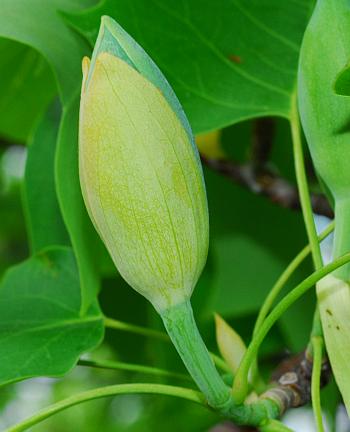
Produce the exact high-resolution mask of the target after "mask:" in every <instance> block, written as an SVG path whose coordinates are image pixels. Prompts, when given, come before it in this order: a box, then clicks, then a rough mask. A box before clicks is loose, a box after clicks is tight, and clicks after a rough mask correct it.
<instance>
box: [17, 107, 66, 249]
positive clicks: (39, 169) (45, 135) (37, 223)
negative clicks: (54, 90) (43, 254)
mask: <svg viewBox="0 0 350 432" xmlns="http://www.w3.org/2000/svg"><path fill="white" fill-rule="evenodd" d="M60 112H61V110H60V107H59V105H58V103H56V104H53V105H52V106H51V107H50V109H49V110H48V111H47V113H46V114H45V115H44V116H43V118H42V120H41V122H40V124H39V126H38V128H37V130H36V131H35V133H34V136H33V139H32V140H31V143H30V145H29V148H28V156H27V162H26V170H25V176H24V194H23V196H24V203H25V210H26V220H27V230H28V237H29V240H30V244H31V250H32V252H38V251H39V250H41V249H43V248H44V247H46V246H50V245H69V237H68V234H67V231H66V228H65V226H64V223H63V220H62V216H61V212H60V208H59V206H58V201H57V196H56V189H55V179H54V160H55V150H56V140H57V134H58V125H59V116H60Z"/></svg>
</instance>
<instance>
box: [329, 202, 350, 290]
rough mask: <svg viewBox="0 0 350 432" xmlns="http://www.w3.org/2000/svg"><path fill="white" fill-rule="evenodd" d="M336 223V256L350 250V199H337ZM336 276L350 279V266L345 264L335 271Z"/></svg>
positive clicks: (344, 279)
mask: <svg viewBox="0 0 350 432" xmlns="http://www.w3.org/2000/svg"><path fill="white" fill-rule="evenodd" d="M335 214H336V219H335V220H336V225H335V232H334V250H333V255H334V258H336V257H338V256H341V255H343V254H344V253H346V252H349V250H350V223H349V221H350V199H343V200H336V204H335ZM335 276H337V277H338V278H339V279H342V280H343V281H345V282H349V280H350V266H344V267H342V268H340V269H338V270H337V271H336V272H335Z"/></svg>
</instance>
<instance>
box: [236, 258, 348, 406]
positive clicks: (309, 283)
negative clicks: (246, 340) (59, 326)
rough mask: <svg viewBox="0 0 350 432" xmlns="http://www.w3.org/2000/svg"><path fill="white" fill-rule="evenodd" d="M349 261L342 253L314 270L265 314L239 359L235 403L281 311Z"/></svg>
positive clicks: (245, 388) (244, 390) (242, 396)
mask: <svg viewBox="0 0 350 432" xmlns="http://www.w3.org/2000/svg"><path fill="white" fill-rule="evenodd" d="M348 262H350V253H348V254H345V255H343V256H342V257H340V258H338V259H336V260H334V261H333V262H332V263H330V264H328V265H326V266H324V267H322V268H321V269H319V270H316V271H315V272H314V273H312V274H311V275H310V276H308V277H307V278H306V279H304V280H303V282H301V283H300V284H299V285H297V286H296V287H295V288H294V289H293V290H292V291H290V292H289V293H288V294H287V295H286V296H285V297H284V298H283V299H282V300H281V301H280V302H279V303H278V304H277V306H276V307H275V308H274V309H273V310H272V311H271V312H270V314H269V315H268V316H267V318H266V319H265V321H264V322H263V324H262V325H261V327H260V329H259V330H258V331H257V333H256V335H255V337H254V338H253V340H252V341H251V343H250V344H249V346H248V348H247V351H246V353H245V355H244V357H243V359H242V361H241V364H240V366H239V368H238V371H237V374H236V377H235V380H234V385H233V397H234V400H235V402H236V404H240V403H242V402H243V401H244V399H245V397H246V395H247V392H248V388H249V386H248V373H249V369H250V368H251V365H252V363H253V361H254V359H255V357H256V354H257V352H258V350H259V347H260V345H261V343H262V342H263V340H264V338H265V336H266V335H267V333H268V332H269V330H270V329H271V327H272V326H273V325H274V324H275V322H276V321H277V320H278V319H279V318H280V317H281V315H283V313H284V312H285V311H286V310H287V309H288V308H289V307H290V306H291V305H292V304H293V303H294V302H295V301H296V300H298V299H299V298H300V297H301V296H302V295H303V294H304V293H305V292H307V291H308V290H309V289H310V288H312V287H313V286H314V285H315V284H316V282H318V281H319V280H320V279H322V278H323V277H324V276H326V275H327V274H329V273H331V272H332V271H334V270H335V269H337V268H339V267H341V266H342V265H344V264H347V263H348Z"/></svg>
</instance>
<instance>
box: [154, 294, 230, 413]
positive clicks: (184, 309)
mask: <svg viewBox="0 0 350 432" xmlns="http://www.w3.org/2000/svg"><path fill="white" fill-rule="evenodd" d="M161 316H162V319H163V322H164V325H165V328H166V330H167V332H168V334H169V336H170V339H171V340H172V342H173V344H174V345H175V348H176V349H177V351H178V353H179V355H180V357H181V359H182V361H183V362H184V364H185V366H186V368H187V369H188V371H189V373H190V374H191V376H192V378H193V379H194V381H195V382H196V384H197V386H198V387H199V389H200V390H201V391H202V392H203V393H204V395H205V396H206V398H207V401H208V404H209V405H210V406H212V407H213V408H216V409H220V410H221V409H222V408H224V407H225V406H226V405H227V404H230V403H231V394H230V390H229V388H228V387H227V386H226V384H225V383H224V381H223V380H222V378H221V376H220V375H219V373H218V371H217V370H216V368H215V365H214V363H213V360H212V359H211V357H210V354H209V352H208V350H207V348H206V346H205V344H204V342H203V340H202V337H201V335H200V334H199V331H198V328H197V325H196V322H195V320H194V317H193V312H192V307H191V304H190V302H189V301H187V302H185V303H182V304H180V305H178V306H175V307H173V308H171V309H168V310H165V311H164V312H163V313H162V314H161Z"/></svg>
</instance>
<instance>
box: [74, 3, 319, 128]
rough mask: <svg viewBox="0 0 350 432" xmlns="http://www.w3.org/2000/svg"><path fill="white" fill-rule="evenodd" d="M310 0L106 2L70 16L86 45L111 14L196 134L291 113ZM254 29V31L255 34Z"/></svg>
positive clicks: (287, 115)
mask: <svg viewBox="0 0 350 432" xmlns="http://www.w3.org/2000/svg"><path fill="white" fill-rule="evenodd" d="M313 3H314V2H313V0H305V1H304V2H296V1H292V2H281V1H279V0H253V1H249V2H247V1H243V0H219V1H217V2H207V3H206V4H205V7H203V3H202V2H201V1H200V0H191V1H189V0H185V1H182V2H175V3H174V2H170V1H159V0H152V1H151V4H150V2H149V1H139V0H138V1H136V0H120V1H119V2H118V7H116V4H115V1H114V0H104V1H102V2H101V3H100V5H99V6H98V7H95V8H93V9H90V10H86V11H84V12H81V13H76V14H70V15H68V16H67V19H68V20H69V21H70V22H71V23H72V25H73V26H74V27H75V28H76V29H78V30H79V31H80V32H81V33H82V34H84V35H85V37H86V38H87V39H88V40H89V42H90V43H91V44H93V43H94V41H95V38H96V36H97V30H98V27H99V24H100V17H101V15H110V16H112V17H113V18H115V19H116V20H117V21H118V22H119V23H120V24H121V26H122V27H123V28H124V29H125V30H126V31H127V32H128V33H130V34H131V35H132V36H133V37H134V38H135V40H136V41H137V42H138V43H140V44H141V46H142V47H143V48H144V49H145V50H146V52H147V53H148V54H149V55H150V56H151V57H152V58H153V60H154V61H155V62H156V63H157V65H158V66H159V67H160V69H161V70H162V71H163V73H164V74H165V75H166V77H167V78H168V80H169V81H170V84H171V85H172V86H173V88H174V90H175V92H176V94H177V96H178V97H179V99H180V102H181V103H182V105H183V106H184V109H185V112H186V113H187V115H188V116H189V120H190V123H191V125H192V127H193V129H194V130H195V132H200V131H205V130H209V129H215V128H218V127H222V126H225V125H228V124H232V123H235V122H239V121H242V120H244V119H247V118H252V117H258V116H264V115H278V116H282V117H287V118H289V113H290V105H291V96H292V94H293V92H294V88H295V81H296V72H297V63H298V54H299V47H300V43H301V38H302V35H303V31H304V28H305V26H306V23H307V21H308V18H309V16H310V13H311V8H312V6H313ZM252 35H254V37H252Z"/></svg>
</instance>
